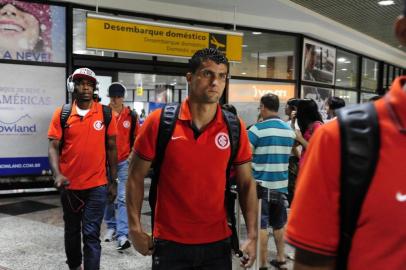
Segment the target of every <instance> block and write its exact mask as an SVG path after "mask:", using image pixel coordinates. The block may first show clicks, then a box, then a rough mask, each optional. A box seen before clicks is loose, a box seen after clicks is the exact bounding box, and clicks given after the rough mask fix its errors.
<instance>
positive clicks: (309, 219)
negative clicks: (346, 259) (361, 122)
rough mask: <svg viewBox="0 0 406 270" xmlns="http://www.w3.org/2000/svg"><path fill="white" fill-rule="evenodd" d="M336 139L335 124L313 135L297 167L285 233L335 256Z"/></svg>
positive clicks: (306, 247)
mask: <svg viewBox="0 0 406 270" xmlns="http://www.w3.org/2000/svg"><path fill="white" fill-rule="evenodd" d="M340 166H341V162H340V137H339V127H338V123H337V121H332V122H330V123H328V124H326V125H323V127H322V128H320V129H319V131H318V132H317V133H316V134H315V135H314V137H313V138H312V140H311V141H310V144H309V147H308V150H307V151H306V158H305V160H304V163H303V166H302V167H301V168H300V171H299V176H298V180H297V187H296V190H295V197H294V200H293V203H292V209H291V212H290V215H289V220H288V226H287V230H286V239H287V241H288V242H289V243H290V244H292V245H294V246H296V247H298V248H301V249H304V250H307V251H310V252H313V253H317V254H322V255H327V256H335V255H336V253H337V248H338V242H339V197H340V194H339V179H340Z"/></svg>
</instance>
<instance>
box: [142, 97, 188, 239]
mask: <svg viewBox="0 0 406 270" xmlns="http://www.w3.org/2000/svg"><path fill="white" fill-rule="evenodd" d="M179 108H180V106H179V104H178V103H171V104H166V105H165V106H164V107H163V108H162V111H161V118H160V120H159V129H158V137H157V142H156V149H155V160H154V163H153V170H154V174H153V176H152V179H151V186H150V188H149V197H148V201H149V205H150V206H151V228H152V231H154V218H155V206H156V200H157V189H158V181H159V174H160V169H161V165H162V161H163V159H164V156H165V150H166V146H167V145H168V143H169V140H170V138H171V136H172V133H173V130H174V129H175V124H176V120H177V119H178V114H179Z"/></svg>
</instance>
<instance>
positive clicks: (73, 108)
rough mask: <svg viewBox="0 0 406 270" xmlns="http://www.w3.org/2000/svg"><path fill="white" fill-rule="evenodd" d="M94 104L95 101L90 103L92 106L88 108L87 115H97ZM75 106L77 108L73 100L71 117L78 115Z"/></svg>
mask: <svg viewBox="0 0 406 270" xmlns="http://www.w3.org/2000/svg"><path fill="white" fill-rule="evenodd" d="M96 103H97V102H95V101H93V102H92V106H90V110H89V113H97V110H98V109H97V106H96ZM76 106H77V103H76V100H75V101H73V104H72V115H79V114H78V111H77V110H76ZM89 113H87V114H86V115H88V114H89Z"/></svg>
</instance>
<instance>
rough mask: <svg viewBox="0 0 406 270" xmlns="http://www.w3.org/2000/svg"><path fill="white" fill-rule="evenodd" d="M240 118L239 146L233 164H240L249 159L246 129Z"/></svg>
mask: <svg viewBox="0 0 406 270" xmlns="http://www.w3.org/2000/svg"><path fill="white" fill-rule="evenodd" d="M239 120H240V127H241V130H240V146H239V148H238V152H237V156H236V157H235V159H234V162H233V165H241V164H244V163H247V162H249V161H251V158H252V151H251V147H250V143H249V140H248V135H247V130H246V127H245V124H244V122H243V121H242V120H241V119H239Z"/></svg>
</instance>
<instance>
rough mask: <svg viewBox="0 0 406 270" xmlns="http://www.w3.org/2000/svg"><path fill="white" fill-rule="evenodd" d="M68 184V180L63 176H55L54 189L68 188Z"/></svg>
mask: <svg viewBox="0 0 406 270" xmlns="http://www.w3.org/2000/svg"><path fill="white" fill-rule="evenodd" d="M69 184H70V182H69V180H68V178H66V177H65V175H63V174H61V173H60V174H57V175H55V177H54V186H55V187H56V188H58V189H59V188H64V187H66V186H69Z"/></svg>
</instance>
